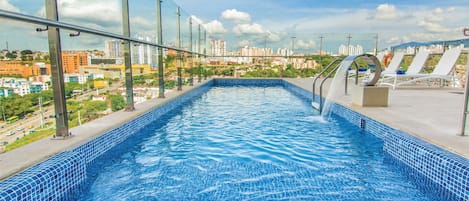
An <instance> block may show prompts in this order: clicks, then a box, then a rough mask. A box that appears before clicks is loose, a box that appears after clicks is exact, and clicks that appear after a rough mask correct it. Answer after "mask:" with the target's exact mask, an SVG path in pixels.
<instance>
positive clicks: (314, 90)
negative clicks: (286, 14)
mask: <svg viewBox="0 0 469 201" xmlns="http://www.w3.org/2000/svg"><path fill="white" fill-rule="evenodd" d="M342 60H343V59H342V58H336V59H334V61H332V62H331V63H329V65H327V66H326V68H324V70H322V71H321V72H320V73H319V74H317V75H316V77H315V78H314V80H313V102H314V99H315V98H316V81H317V80H318V79H319V78H320V77H321V76H322V75H324V73H326V71H327V70H329V68H331V67H332V66H333V65H334V64H335V63H337V61H342ZM319 98H321V96H319Z"/></svg>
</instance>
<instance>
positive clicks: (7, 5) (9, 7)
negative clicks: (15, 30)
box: [0, 0, 20, 12]
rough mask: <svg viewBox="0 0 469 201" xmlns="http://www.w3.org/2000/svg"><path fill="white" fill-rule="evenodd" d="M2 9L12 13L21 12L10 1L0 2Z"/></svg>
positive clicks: (0, 0) (1, 0)
mask: <svg viewBox="0 0 469 201" xmlns="http://www.w3.org/2000/svg"><path fill="white" fill-rule="evenodd" d="M0 9H3V10H7V11H12V12H20V9H19V8H17V7H15V6H13V5H12V4H11V3H10V2H8V0H0Z"/></svg>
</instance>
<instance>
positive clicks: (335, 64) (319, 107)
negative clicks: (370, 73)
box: [311, 58, 358, 114]
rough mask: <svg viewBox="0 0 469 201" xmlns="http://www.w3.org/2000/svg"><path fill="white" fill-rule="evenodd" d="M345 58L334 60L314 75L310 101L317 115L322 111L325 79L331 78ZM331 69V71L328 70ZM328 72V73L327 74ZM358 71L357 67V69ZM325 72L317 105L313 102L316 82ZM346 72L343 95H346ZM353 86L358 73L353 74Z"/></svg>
mask: <svg viewBox="0 0 469 201" xmlns="http://www.w3.org/2000/svg"><path fill="white" fill-rule="evenodd" d="M344 59H345V58H336V59H334V60H333V61H332V62H331V63H329V65H327V66H326V67H325V68H324V69H323V70H322V71H321V72H320V73H319V74H317V75H316V77H315V78H314V80H313V97H312V101H311V105H312V106H313V107H314V108H315V109H317V110H319V113H320V114H322V110H323V107H324V100H323V85H324V83H325V82H326V80H327V79H329V78H331V76H332V75H333V73H335V72H336V71H337V69H338V68H339V67H340V65H338V64H340V62H342V61H343V60H344ZM353 64H354V65H355V66H358V64H357V63H356V62H355V61H354V62H353ZM330 69H332V70H330ZM329 70H330V71H329ZM328 71H329V72H328ZM357 71H358V67H357ZM326 72H328V73H327V74H326V76H325V77H324V79H323V80H321V84H320V85H319V103H318V102H315V99H316V82H317V81H318V80H319V78H320V77H322V76H323V75H324V74H325V73H326ZM348 76H349V75H348V71H347V72H346V75H345V77H346V79H345V94H347V88H348ZM355 84H358V72H357V73H356V74H355Z"/></svg>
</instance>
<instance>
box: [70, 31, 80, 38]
mask: <svg viewBox="0 0 469 201" xmlns="http://www.w3.org/2000/svg"><path fill="white" fill-rule="evenodd" d="M80 33H81V32H80V31H78V32H77V33H70V34H69V36H70V37H76V36H80Z"/></svg>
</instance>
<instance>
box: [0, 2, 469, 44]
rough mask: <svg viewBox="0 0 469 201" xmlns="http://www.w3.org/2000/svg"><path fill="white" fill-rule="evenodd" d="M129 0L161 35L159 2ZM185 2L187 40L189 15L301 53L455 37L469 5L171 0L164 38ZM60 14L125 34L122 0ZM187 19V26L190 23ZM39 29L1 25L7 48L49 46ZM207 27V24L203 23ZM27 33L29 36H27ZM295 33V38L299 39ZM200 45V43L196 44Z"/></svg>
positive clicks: (239, 38) (32, 7) (235, 39)
mask: <svg viewBox="0 0 469 201" xmlns="http://www.w3.org/2000/svg"><path fill="white" fill-rule="evenodd" d="M129 3H130V21H131V28H132V29H131V31H132V32H131V35H132V36H138V35H145V36H155V35H156V30H155V29H154V27H155V26H156V22H155V21H156V20H154V19H155V18H156V14H155V10H156V9H155V5H156V3H155V2H154V1H150V0H143V1H139V2H138V3H135V2H129ZM175 3H176V4H178V5H179V6H180V7H181V8H182V10H183V12H182V16H181V20H182V25H183V26H182V28H181V29H182V30H181V31H182V39H181V40H182V41H183V44H186V47H187V41H188V40H189V39H188V38H189V35H188V26H187V25H186V24H188V19H189V18H190V17H192V19H193V23H194V27H193V30H192V31H193V40H194V41H195V40H196V39H197V37H198V36H197V24H198V23H200V24H202V25H203V27H205V29H206V30H207V32H208V38H207V41H210V40H211V39H224V40H225V41H227V42H228V44H229V46H228V47H227V49H228V50H229V51H232V50H236V49H239V48H241V47H244V46H255V47H264V46H267V47H269V48H272V49H277V48H291V47H292V46H294V48H291V49H294V50H296V51H295V52H317V51H318V50H319V48H320V47H319V46H320V41H321V40H323V43H324V44H323V47H322V50H323V51H332V50H334V49H337V47H338V46H339V45H340V44H343V43H345V41H346V40H347V39H346V36H347V34H348V33H350V34H351V35H352V41H351V43H350V44H351V45H358V44H360V45H362V46H364V51H365V52H370V51H372V49H373V48H374V47H375V44H376V42H375V36H376V35H378V45H379V47H378V48H379V49H384V48H387V47H389V46H392V45H397V44H400V43H404V42H409V41H431V40H451V39H460V38H464V36H463V35H462V29H463V28H464V27H465V24H464V23H465V22H464V16H465V12H464V11H465V10H467V8H469V6H468V5H466V4H464V3H463V2H462V1H458V0H450V1H444V2H425V3H423V1H393V2H392V3H376V2H373V1H349V2H347V3H343V2H341V1H340V2H339V1H335V0H334V1H328V2H327V3H324V2H314V5H313V4H312V3H311V2H310V1H301V0H294V1H288V2H278V1H272V0H267V1H263V3H262V4H259V3H256V2H251V1H245V0H241V1H236V2H231V1H225V0H222V1H221V2H219V3H217V4H213V3H210V2H208V1H207V0H195V1H193V0H191V1H188V0H175V2H172V1H165V2H163V4H162V9H163V13H162V15H163V36H164V37H163V38H164V43H165V44H176V43H175V40H176V38H175V30H176V29H175V26H176V25H175V8H176V7H177V6H176V4H175ZM0 9H5V10H9V11H15V12H20V13H23V14H28V15H33V16H39V17H44V2H39V1H31V2H28V3H25V1H20V0H2V1H0ZM59 11H60V14H61V15H60V19H61V20H62V21H64V22H68V23H77V22H80V23H81V24H83V23H84V25H86V26H89V27H92V28H95V29H100V30H104V31H108V32H112V33H120V32H121V31H122V30H121V24H122V23H121V17H120V14H121V8H120V1H115V0H103V1H99V2H93V1H86V0H84V1H74V0H63V1H60V2H59ZM184 25H185V26H184ZM36 27H38V26H36V25H32V24H29V25H28V24H21V23H15V22H13V21H10V22H8V21H7V23H5V26H3V27H1V28H0V32H1V33H0V37H1V38H2V39H3V40H2V41H0V48H1V49H4V48H5V47H6V42H7V41H8V42H9V47H10V49H33V50H43V51H44V50H47V49H48V48H47V34H45V33H38V32H35V28H36ZM203 27H202V28H203ZM68 34H69V31H68V32H67V31H63V35H62V44H63V49H65V50H72V49H100V50H102V49H104V46H103V44H104V43H103V41H104V40H108V38H100V37H95V36H92V35H87V34H82V35H81V36H80V37H73V38H72V37H67V35H68ZM24 38H28V40H25V39H24ZM293 38H294V40H293ZM193 45H196V44H195V42H194V44H193ZM207 48H209V47H207Z"/></svg>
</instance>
